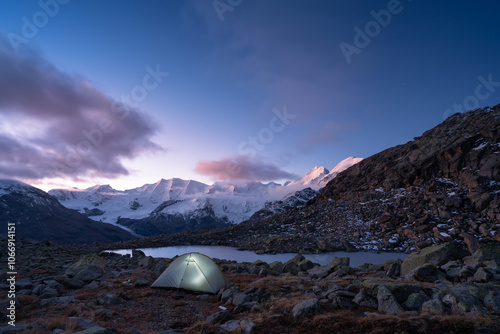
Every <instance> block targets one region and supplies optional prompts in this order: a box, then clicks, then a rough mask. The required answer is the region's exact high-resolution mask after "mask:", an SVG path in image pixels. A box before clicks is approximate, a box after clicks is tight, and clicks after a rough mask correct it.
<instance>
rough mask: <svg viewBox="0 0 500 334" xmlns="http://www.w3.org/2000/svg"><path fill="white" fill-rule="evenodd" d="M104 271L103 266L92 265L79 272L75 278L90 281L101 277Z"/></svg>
mask: <svg viewBox="0 0 500 334" xmlns="http://www.w3.org/2000/svg"><path fill="white" fill-rule="evenodd" d="M103 273H104V271H103V269H102V268H100V267H98V266H94V265H90V266H88V267H86V268H84V269H83V270H81V271H80V272H78V273H77V274H76V275H75V276H74V277H73V278H74V279H77V280H80V281H83V282H90V281H93V280H95V279H97V278H99V277H101V276H102V274H103Z"/></svg>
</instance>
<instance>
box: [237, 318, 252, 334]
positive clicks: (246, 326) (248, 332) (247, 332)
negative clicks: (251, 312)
mask: <svg viewBox="0 0 500 334" xmlns="http://www.w3.org/2000/svg"><path fill="white" fill-rule="evenodd" d="M240 327H241V331H242V332H243V334H252V333H253V332H254V330H253V329H254V327H255V322H253V321H252V320H250V319H245V320H241V322H240Z"/></svg>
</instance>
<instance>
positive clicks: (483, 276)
mask: <svg viewBox="0 0 500 334" xmlns="http://www.w3.org/2000/svg"><path fill="white" fill-rule="evenodd" d="M492 276H493V275H491V274H490V273H489V272H488V271H487V270H486V269H484V268H479V269H478V270H477V271H476V273H475V274H474V282H478V283H487V282H489V281H490V279H491V277H492Z"/></svg>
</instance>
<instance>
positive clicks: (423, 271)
mask: <svg viewBox="0 0 500 334" xmlns="http://www.w3.org/2000/svg"><path fill="white" fill-rule="evenodd" d="M405 278H406V279H416V280H417V281H420V282H431V283H432V282H434V281H436V280H437V279H438V278H439V277H438V270H437V268H436V266H435V265H433V264H431V263H426V264H424V265H422V266H420V267H417V268H415V269H413V270H411V271H410V272H409V273H407V274H406V275H405Z"/></svg>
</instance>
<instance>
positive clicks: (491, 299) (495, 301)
mask: <svg viewBox="0 0 500 334" xmlns="http://www.w3.org/2000/svg"><path fill="white" fill-rule="evenodd" d="M484 307H486V308H487V309H488V310H491V311H493V312H496V313H500V294H499V293H498V292H494V291H490V292H489V293H488V294H487V295H486V297H484Z"/></svg>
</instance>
